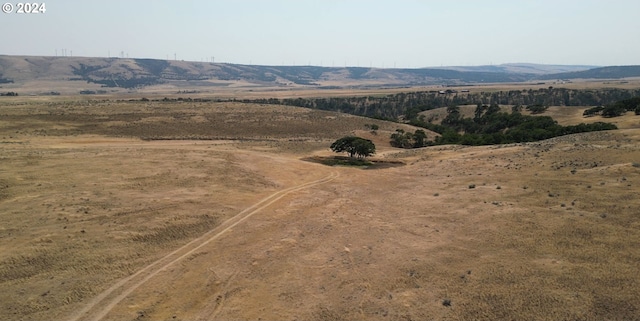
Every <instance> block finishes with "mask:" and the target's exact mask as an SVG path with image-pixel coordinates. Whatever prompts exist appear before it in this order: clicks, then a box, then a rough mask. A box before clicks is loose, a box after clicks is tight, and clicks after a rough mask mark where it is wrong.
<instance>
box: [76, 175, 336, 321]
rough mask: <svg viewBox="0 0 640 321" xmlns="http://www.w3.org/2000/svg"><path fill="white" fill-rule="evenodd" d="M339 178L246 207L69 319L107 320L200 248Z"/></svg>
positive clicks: (137, 273)
mask: <svg viewBox="0 0 640 321" xmlns="http://www.w3.org/2000/svg"><path fill="white" fill-rule="evenodd" d="M337 177H338V173H337V172H333V173H331V174H330V175H329V176H327V177H325V178H322V179H318V180H315V181H312V182H308V183H304V184H300V185H297V186H293V187H289V188H287V189H283V190H280V191H278V192H276V193H273V194H271V195H269V196H268V197H265V198H263V199H262V200H260V201H259V202H257V203H255V204H253V205H252V206H250V207H248V208H246V209H245V210H243V211H242V212H240V213H238V215H236V216H234V217H233V218H231V219H229V220H227V221H226V222H224V223H223V224H221V225H220V226H218V227H216V228H215V229H213V230H211V231H209V232H207V233H206V234H204V235H203V236H201V237H199V238H198V239H195V240H193V241H192V242H190V243H188V244H186V245H185V246H183V247H181V248H179V249H177V250H175V251H173V252H171V253H169V254H168V255H166V256H164V257H163V258H161V259H159V260H157V261H156V262H154V263H152V264H150V265H148V266H146V267H145V268H143V269H141V270H139V271H138V272H136V273H135V274H133V275H131V276H129V277H127V278H125V279H122V280H120V281H119V282H117V283H116V284H114V285H113V286H112V287H110V288H109V289H107V290H106V291H104V292H103V293H101V294H100V295H98V296H97V297H95V298H94V299H92V300H91V301H90V302H88V303H87V305H86V306H85V307H84V308H82V309H81V310H79V311H76V312H74V313H73V314H72V315H70V316H69V320H71V321H76V320H101V319H102V318H104V317H105V316H106V315H107V313H109V311H111V309H113V308H114V307H115V306H116V305H117V304H118V303H120V302H121V301H122V300H123V299H124V298H126V297H127V295H129V294H130V293H131V292H133V291H134V290H135V289H137V288H138V287H140V286H141V285H143V284H144V283H145V282H147V281H148V280H149V279H151V278H153V277H154V276H156V275H157V274H158V273H160V272H162V271H164V270H166V269H167V268H169V267H171V266H172V265H174V264H176V263H177V262H179V261H181V260H183V259H184V258H185V257H187V256H189V255H191V254H193V253H194V252H195V251H197V250H198V249H200V248H202V247H203V246H205V245H207V244H209V243H211V242H213V241H214V240H216V239H217V238H219V237H220V236H221V235H223V234H224V233H226V232H229V231H230V230H232V229H233V228H234V227H235V226H237V225H238V224H240V223H242V222H243V221H245V220H247V219H249V218H250V217H251V216H252V215H254V214H256V213H258V212H260V211H261V210H262V209H264V208H266V207H268V206H270V205H271V204H273V203H275V202H276V201H278V200H280V199H281V198H283V197H284V196H286V195H288V194H291V193H294V192H297V191H300V190H303V189H307V188H310V187H313V186H316V185H319V184H324V183H327V182H329V181H331V180H333V179H335V178H337Z"/></svg>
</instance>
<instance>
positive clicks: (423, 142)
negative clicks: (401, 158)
mask: <svg viewBox="0 0 640 321" xmlns="http://www.w3.org/2000/svg"><path fill="white" fill-rule="evenodd" d="M431 144H432V143H431V142H428V141H427V133H425V131H424V130H422V129H416V131H415V132H413V133H410V132H405V131H404V130H402V129H396V132H395V133H393V134H391V146H393V147H400V148H419V147H424V146H428V145H431Z"/></svg>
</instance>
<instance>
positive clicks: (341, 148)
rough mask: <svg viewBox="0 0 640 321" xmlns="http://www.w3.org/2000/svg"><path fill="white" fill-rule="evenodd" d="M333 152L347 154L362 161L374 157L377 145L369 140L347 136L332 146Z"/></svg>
mask: <svg viewBox="0 0 640 321" xmlns="http://www.w3.org/2000/svg"><path fill="white" fill-rule="evenodd" d="M331 150H332V151H334V152H336V153H344V152H347V154H349V157H351V158H353V157H354V156H356V157H357V158H359V159H362V158H365V157H367V156H371V155H373V154H374V153H375V152H376V145H374V144H373V142H372V141H371V140H369V139H365V138H361V137H357V136H346V137H342V138H340V139H338V140H336V141H335V142H333V144H331Z"/></svg>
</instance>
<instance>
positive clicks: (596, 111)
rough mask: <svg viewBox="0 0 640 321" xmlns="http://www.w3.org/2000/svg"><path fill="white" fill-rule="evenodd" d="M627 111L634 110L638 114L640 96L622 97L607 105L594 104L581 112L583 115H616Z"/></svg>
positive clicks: (639, 112)
mask: <svg viewBox="0 0 640 321" xmlns="http://www.w3.org/2000/svg"><path fill="white" fill-rule="evenodd" d="M628 111H633V112H635V114H636V115H640V97H634V98H630V99H624V100H621V101H617V102H615V103H613V104H609V105H607V106H596V107H593V108H589V109H587V110H585V111H584V113H582V115H583V116H585V117H590V116H595V115H601V116H602V117H618V116H622V115H624V114H625V113H626V112H628Z"/></svg>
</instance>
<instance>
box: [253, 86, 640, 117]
mask: <svg viewBox="0 0 640 321" xmlns="http://www.w3.org/2000/svg"><path fill="white" fill-rule="evenodd" d="M636 96H640V89H617V88H609V89H567V88H553V87H549V88H541V89H528V90H509V91H494V92H477V93H469V92H465V93H463V92H456V91H455V90H447V91H445V93H444V94H442V93H441V92H440V91H419V92H410V93H397V94H390V95H385V96H362V97H328V98H287V99H278V98H269V99H254V100H243V102H248V103H261V104H277V105H289V106H297V107H305V108H312V109H320V110H328V111H337V112H343V113H347V114H353V115H358V116H366V117H370V118H378V119H384V120H392V121H397V120H399V119H404V120H407V121H409V120H412V119H416V118H417V117H418V114H419V113H420V112H422V111H425V110H431V109H436V108H440V107H449V106H459V105H476V104H482V105H487V106H491V105H493V104H497V105H520V106H536V105H539V106H602V105H608V104H613V103H615V102H617V101H621V100H624V99H631V98H633V97H636Z"/></svg>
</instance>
